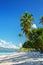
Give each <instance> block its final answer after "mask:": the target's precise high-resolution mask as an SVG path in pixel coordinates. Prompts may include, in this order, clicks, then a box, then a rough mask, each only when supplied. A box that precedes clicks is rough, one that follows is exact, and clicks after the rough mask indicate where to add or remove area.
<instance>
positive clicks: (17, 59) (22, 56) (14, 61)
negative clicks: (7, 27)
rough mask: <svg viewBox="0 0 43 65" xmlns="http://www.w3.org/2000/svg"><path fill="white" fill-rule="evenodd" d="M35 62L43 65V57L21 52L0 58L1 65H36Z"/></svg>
mask: <svg viewBox="0 0 43 65" xmlns="http://www.w3.org/2000/svg"><path fill="white" fill-rule="evenodd" d="M35 62H36V63H37V62H42V63H41V64H42V65H43V55H42V57H41V56H40V55H39V53H31V52H19V53H16V54H7V55H1V56H0V65H29V64H30V65H36V64H34V63H35ZM23 63H24V64H23ZM31 63H33V64H31ZM41 64H40V63H39V65H41Z"/></svg>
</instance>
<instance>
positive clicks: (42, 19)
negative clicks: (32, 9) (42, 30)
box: [40, 16, 43, 25]
mask: <svg viewBox="0 0 43 65" xmlns="http://www.w3.org/2000/svg"><path fill="white" fill-rule="evenodd" d="M40 23H41V24H42V25H43V16H42V17H41V18H40Z"/></svg>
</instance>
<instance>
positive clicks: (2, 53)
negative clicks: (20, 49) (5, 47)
mask: <svg viewBox="0 0 43 65" xmlns="http://www.w3.org/2000/svg"><path fill="white" fill-rule="evenodd" d="M15 53H17V52H0V55H6V54H15Z"/></svg>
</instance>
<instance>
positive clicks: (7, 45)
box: [0, 39, 19, 49]
mask: <svg viewBox="0 0 43 65" xmlns="http://www.w3.org/2000/svg"><path fill="white" fill-rule="evenodd" d="M0 47H4V48H14V49H18V48H19V47H18V46H16V45H14V44H13V43H12V42H6V41H5V40H2V39H0Z"/></svg>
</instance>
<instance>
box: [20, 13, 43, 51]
mask: <svg viewBox="0 0 43 65" xmlns="http://www.w3.org/2000/svg"><path fill="white" fill-rule="evenodd" d="M33 20H34V18H33V17H32V15H31V14H29V13H28V12H25V13H24V15H23V16H22V17H21V19H20V21H21V24H20V25H21V27H22V31H23V32H24V33H25V35H26V37H27V39H28V41H26V42H24V44H23V48H35V49H36V50H40V51H42V52H43V27H42V28H41V27H40V28H34V29H33V28H31V26H32V21H33ZM40 23H42V25H43V16H42V17H41V19H40Z"/></svg>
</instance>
